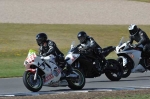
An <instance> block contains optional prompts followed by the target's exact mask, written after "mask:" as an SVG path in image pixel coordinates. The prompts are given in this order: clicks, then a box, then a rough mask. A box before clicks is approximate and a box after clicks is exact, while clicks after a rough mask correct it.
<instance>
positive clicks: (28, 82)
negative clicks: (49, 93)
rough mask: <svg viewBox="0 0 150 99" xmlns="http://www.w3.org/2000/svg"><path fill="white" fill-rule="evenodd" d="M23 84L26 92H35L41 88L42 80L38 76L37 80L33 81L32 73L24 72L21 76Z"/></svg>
mask: <svg viewBox="0 0 150 99" xmlns="http://www.w3.org/2000/svg"><path fill="white" fill-rule="evenodd" d="M23 83H24V85H25V86H26V88H27V89H28V90H30V91H32V92H37V91H39V90H41V88H42V86H43V79H42V77H41V76H40V75H37V80H34V73H32V72H29V71H25V72H24V74H23Z"/></svg>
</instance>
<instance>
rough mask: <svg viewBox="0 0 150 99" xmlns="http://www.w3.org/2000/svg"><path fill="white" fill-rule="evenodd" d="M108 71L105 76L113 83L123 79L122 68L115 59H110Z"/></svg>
mask: <svg viewBox="0 0 150 99" xmlns="http://www.w3.org/2000/svg"><path fill="white" fill-rule="evenodd" d="M107 61H108V65H109V66H108V69H107V70H106V72H105V75H106V77H107V78H108V79H110V80H111V81H119V80H120V79H121V78H122V73H123V70H122V66H121V65H120V64H119V63H118V61H116V60H114V59H108V60H107Z"/></svg>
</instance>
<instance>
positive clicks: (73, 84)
mask: <svg viewBox="0 0 150 99" xmlns="http://www.w3.org/2000/svg"><path fill="white" fill-rule="evenodd" d="M73 73H75V74H77V75H79V79H73V78H72V79H71V78H70V79H67V82H68V87H69V88H70V89H72V90H81V89H82V88H83V87H84V86H85V82H86V81H85V76H84V74H83V72H82V71H81V70H79V69H73ZM76 82H79V84H78V85H77V84H76Z"/></svg>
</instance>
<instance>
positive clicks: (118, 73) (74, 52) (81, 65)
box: [65, 44, 123, 81]
mask: <svg viewBox="0 0 150 99" xmlns="http://www.w3.org/2000/svg"><path fill="white" fill-rule="evenodd" d="M79 46H80V44H79V45H77V46H74V45H71V49H70V50H69V52H68V54H67V55H66V57H65V59H67V60H68V61H67V63H68V64H70V65H71V66H73V67H74V68H78V69H80V70H82V72H83V73H84V75H85V77H86V78H95V77H99V76H101V74H103V73H105V75H106V76H107V78H108V79H110V80H111V81H119V80H120V79H121V77H122V74H123V69H122V66H121V65H120V64H119V63H118V61H117V60H115V59H107V62H106V65H104V63H103V61H102V59H101V58H100V57H99V56H97V55H96V54H95V53H94V51H93V52H92V53H91V52H90V53H88V52H87V51H86V50H85V51H80V50H79V48H78V47H79ZM114 49H115V48H114V47H113V46H108V47H106V48H104V49H103V50H102V54H103V55H104V56H105V57H106V56H107V55H109V53H111V52H112V51H114Z"/></svg>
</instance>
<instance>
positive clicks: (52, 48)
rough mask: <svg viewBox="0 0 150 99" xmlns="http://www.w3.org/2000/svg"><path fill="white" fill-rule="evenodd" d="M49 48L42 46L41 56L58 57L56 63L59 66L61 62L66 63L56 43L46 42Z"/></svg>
mask: <svg viewBox="0 0 150 99" xmlns="http://www.w3.org/2000/svg"><path fill="white" fill-rule="evenodd" d="M46 43H47V46H43V45H42V46H40V48H39V55H41V56H48V55H50V54H52V55H54V56H55V57H56V59H55V61H56V63H58V64H59V62H64V54H63V53H62V52H61V51H60V50H59V49H58V47H57V45H56V44H55V42H53V41H51V40H47V41H46Z"/></svg>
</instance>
